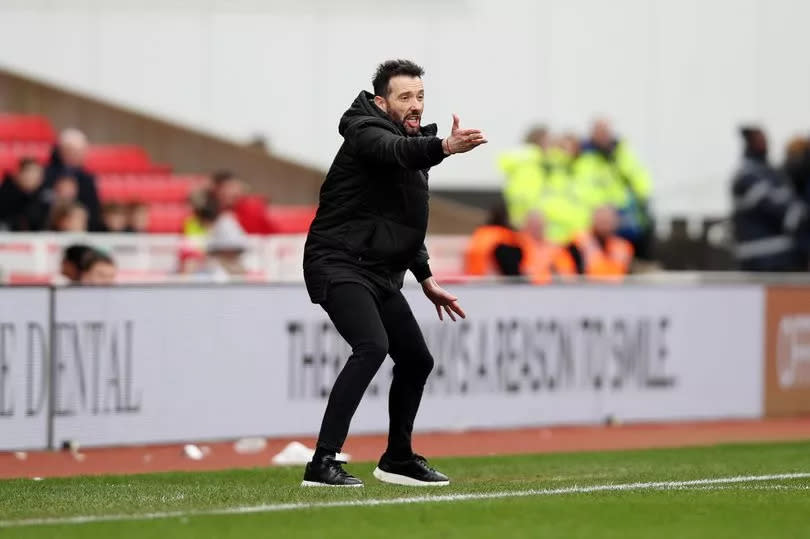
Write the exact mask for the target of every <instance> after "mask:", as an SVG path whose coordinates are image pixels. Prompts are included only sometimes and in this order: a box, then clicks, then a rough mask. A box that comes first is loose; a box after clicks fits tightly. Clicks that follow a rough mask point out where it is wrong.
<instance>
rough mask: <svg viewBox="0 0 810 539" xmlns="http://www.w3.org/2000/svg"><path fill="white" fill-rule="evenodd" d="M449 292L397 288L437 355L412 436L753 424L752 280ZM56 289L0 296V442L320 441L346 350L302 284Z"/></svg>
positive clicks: (381, 396)
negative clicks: (432, 297)
mask: <svg viewBox="0 0 810 539" xmlns="http://www.w3.org/2000/svg"><path fill="white" fill-rule="evenodd" d="M453 291H454V292H456V293H458V295H459V296H460V297H461V298H462V299H463V304H464V307H465V309H466V311H467V313H468V315H469V318H468V320H466V321H463V322H458V323H455V324H453V323H450V322H445V323H439V322H438V320H436V319H435V318H436V314H435V310H434V309H433V308H432V307H431V305H430V304H429V302H427V301H426V300H425V298H424V297H423V296H422V293H421V290H419V289H418V287H416V288H408V289H407V290H406V296H407V297H408V299H409V302H410V303H411V305H412V308H413V310H414V313H415V315H416V317H417V319H418V320H419V322H420V324H421V325H422V327H423V331H424V333H425V336H426V339H427V341H428V345H429V347H430V348H431V351H432V353H433V355H434V358H435V360H436V367H435V369H434V372H433V374H432V375H431V378H430V380H429V382H428V385H427V387H426V390H425V397H424V400H423V404H422V407H421V409H420V415H419V418H418V422H417V428H418V429H420V430H432V431H436V430H457V429H472V428H507V427H518V426H540V425H555V424H599V423H602V422H603V421H605V419H606V418H609V417H613V418H616V419H618V420H622V421H678V420H694V419H727V418H759V417H761V416H762V415H763V406H764V404H763V403H764V400H765V399H764V398H763V385H764V368H763V364H764V363H763V362H764V360H763V349H764V348H763V342H764V337H763V331H764V329H763V328H764V324H763V321H764V312H763V311H764V303H765V302H764V294H765V292H764V289H763V287H761V286H755V285H747V286H741V285H735V286H731V285H726V286H723V285H720V286H717V285H715V286H680V287H679V286H659V287H651V286H628V287H622V288H615V287H612V286H610V285H607V286H587V287H582V286H567V287H556V288H542V287H533V286H528V285H512V286H508V285H499V286H476V285H467V286H461V285H459V286H455V287H453ZM26 294H27V296H26V297H23V295H26ZM52 294H53V303H52V305H53V310H52V311H51V308H50V307H49V303H48V301H46V300H47V298H48V294H47V289H0V307H3V308H2V309H0V317H1V318H0V337H3V339H4V340H0V343H2V344H3V346H2V347H0V352H2V355H0V410H2V411H3V412H4V413H3V414H0V450H4V449H17V448H22V447H44V446H45V444H46V441H47V438H46V433H47V432H48V429H47V428H46V427H47V425H48V421H47V419H48V418H49V417H52V422H51V427H52V430H51V432H52V437H51V439H50V442H51V443H52V444H53V445H55V446H59V445H60V444H61V443H62V442H63V441H66V440H76V441H78V442H79V443H81V444H82V445H91V446H92V445H121V444H139V443H155V442H172V441H184V440H207V439H208V440H210V439H223V438H224V439H227V438H236V437H239V436H246V435H263V436H290V435H301V434H312V433H314V432H316V431H317V429H318V426H319V422H320V419H321V414H322V413H323V408H324V406H325V403H326V397H327V395H328V393H329V390H330V388H331V385H332V383H333V381H334V379H335V376H336V375H337V373H338V372H339V369H340V368H341V366H342V364H343V362H345V360H346V358H347V357H348V352H347V345H346V344H345V342H344V341H343V340H342V339H341V338H340V337H339V335H338V334H337V333H336V331H335V329H334V327H333V326H332V325H331V323H329V321H328V319H327V317H326V316H325V314H324V313H323V312H322V311H321V310H320V309H319V308H318V307H316V306H314V305H312V304H310V303H309V301H308V299H307V295H306V292H305V290H304V288H303V287H302V286H301V285H298V284H296V285H289V286H281V285H273V286H270V285H239V286H215V285H202V286H156V287H144V286H135V287H117V288H67V289H55V290H54V291H53V292H52ZM35 296H36V297H35ZM12 305H13V306H14V308H10V307H9V308H5V306H12ZM23 307H24V308H23ZM51 313H52V314H53V319H52V324H50V325H49V324H48V321H50V320H51ZM246 313H251V315H250V316H246ZM37 325H40V326H41V327H43V328H45V330H44V331H40V332H36V331H33V330H31V329H30V328H31V327H33V326H37ZM8 327H14V328H16V329H14V330H9V329H5V328H8ZM32 331H33V333H36V335H34V334H33V333H32ZM40 333H41V334H40ZM29 334H30V335H29ZM32 335H33V336H32ZM45 337H48V339H47V340H43V338H45ZM40 341H42V342H40ZM48 342H50V343H52V344H53V349H52V355H50V356H49V357H52V358H53V361H52V363H50V368H49V369H48V371H49V372H50V373H51V381H52V384H51V386H50V391H45V390H46V389H47V384H43V383H42V380H44V378H43V376H42V375H43V373H44V372H45V370H43V369H44V366H45V365H46V364H47V363H48V362H47V361H46V358H45V357H44V356H43V353H42V351H43V350H45V349H44V348H43V346H45V344H46V343H48ZM38 351H39V352H38ZM390 375H391V363H390V360H388V362H386V363H385V364H384V366H383V368H382V369H381V370H380V373H379V374H378V376H377V378H376V379H375V380H374V381H373V382H372V385H371V387H370V388H369V391H368V392H367V395H366V397H365V399H364V400H363V403H362V404H361V406H360V408H359V410H358V412H357V415H356V417H355V419H354V421H353V423H352V429H353V432H384V431H385V430H386V428H387V424H388V420H387V389H388V384H389V378H390ZM43 391H45V392H43ZM37 395H40V396H42V395H45V396H46V397H47V396H50V400H48V399H47V398H45V399H43V398H40V397H37ZM29 402H30V403H33V404H27V403H29ZM43 402H44V403H46V404H44V405H43V404H42V403H43ZM37 406H39V407H38V408H37ZM29 409H31V410H34V411H35V412H36V410H40V413H32V414H28V413H27V411H28V410H29ZM48 410H50V411H51V413H52V416H51V415H49V414H48V413H47V411H48ZM7 411H12V412H13V413H8V414H7V413H5V412H7Z"/></svg>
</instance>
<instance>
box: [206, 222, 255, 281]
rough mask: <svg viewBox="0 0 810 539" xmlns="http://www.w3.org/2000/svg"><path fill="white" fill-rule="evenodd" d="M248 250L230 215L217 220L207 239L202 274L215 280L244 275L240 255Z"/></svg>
mask: <svg viewBox="0 0 810 539" xmlns="http://www.w3.org/2000/svg"><path fill="white" fill-rule="evenodd" d="M247 248H248V242H247V237H246V236H245V232H244V231H243V230H242V227H241V226H239V223H238V222H237V221H236V218H235V217H234V216H233V215H231V214H228V213H226V214H223V215H220V216H219V217H218V218H217V221H216V223H215V224H214V227H213V228H212V229H211V233H210V235H209V238H208V245H207V249H206V251H207V257H206V262H205V265H204V267H203V270H202V272H201V273H202V274H204V275H208V276H210V277H212V278H213V279H215V280H223V281H225V280H228V279H229V278H230V277H233V276H242V275H244V274H245V273H246V269H245V266H244V264H243V262H242V255H243V254H244V253H245V251H246V250H247Z"/></svg>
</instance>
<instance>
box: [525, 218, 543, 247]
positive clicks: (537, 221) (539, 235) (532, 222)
mask: <svg viewBox="0 0 810 539" xmlns="http://www.w3.org/2000/svg"><path fill="white" fill-rule="evenodd" d="M523 232H525V233H526V234H528V235H529V236H531V237H532V238H533V239H534V240H535V241H539V242H543V241H545V239H546V222H545V220H544V219H543V216H542V215H540V214H539V213H537V212H531V213H530V214H529V215H528V216H526V223H525V224H524V225H523Z"/></svg>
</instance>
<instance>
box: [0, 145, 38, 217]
mask: <svg viewBox="0 0 810 539" xmlns="http://www.w3.org/2000/svg"><path fill="white" fill-rule="evenodd" d="M42 183H43V170H42V167H41V166H40V164H39V163H37V162H36V161H35V160H33V159H29V158H23V159H21V160H20V165H19V170H18V172H17V173H16V174H13V175H12V174H7V175H6V176H5V178H4V179H3V183H2V184H1V185H0V230H11V231H15V232H24V231H27V232H30V231H36V230H40V229H41V228H42V226H43V225H44V224H45V222H46V221H47V217H48V204H47V203H46V202H45V201H44V199H43V189H42Z"/></svg>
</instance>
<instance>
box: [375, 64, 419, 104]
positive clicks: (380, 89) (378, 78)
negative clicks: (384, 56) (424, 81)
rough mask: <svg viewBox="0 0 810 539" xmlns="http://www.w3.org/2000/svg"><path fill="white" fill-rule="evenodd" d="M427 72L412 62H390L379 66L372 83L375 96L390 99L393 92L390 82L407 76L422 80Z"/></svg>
mask: <svg viewBox="0 0 810 539" xmlns="http://www.w3.org/2000/svg"><path fill="white" fill-rule="evenodd" d="M424 74H425V70H424V69H422V68H421V67H419V66H418V65H416V64H415V63H413V62H411V61H410V60H388V61H387V62H383V63H381V64H380V65H379V66H377V71H376V72H375V73H374V78H373V79H372V81H371V83H372V84H373V85H374V95H378V96H380V97H388V94H389V93H390V92H391V88H390V86H389V84H388V83H389V82H391V79H392V78H393V77H397V76H399V75H405V76H408V77H419V78H421V77H422V76H423V75H424Z"/></svg>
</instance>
